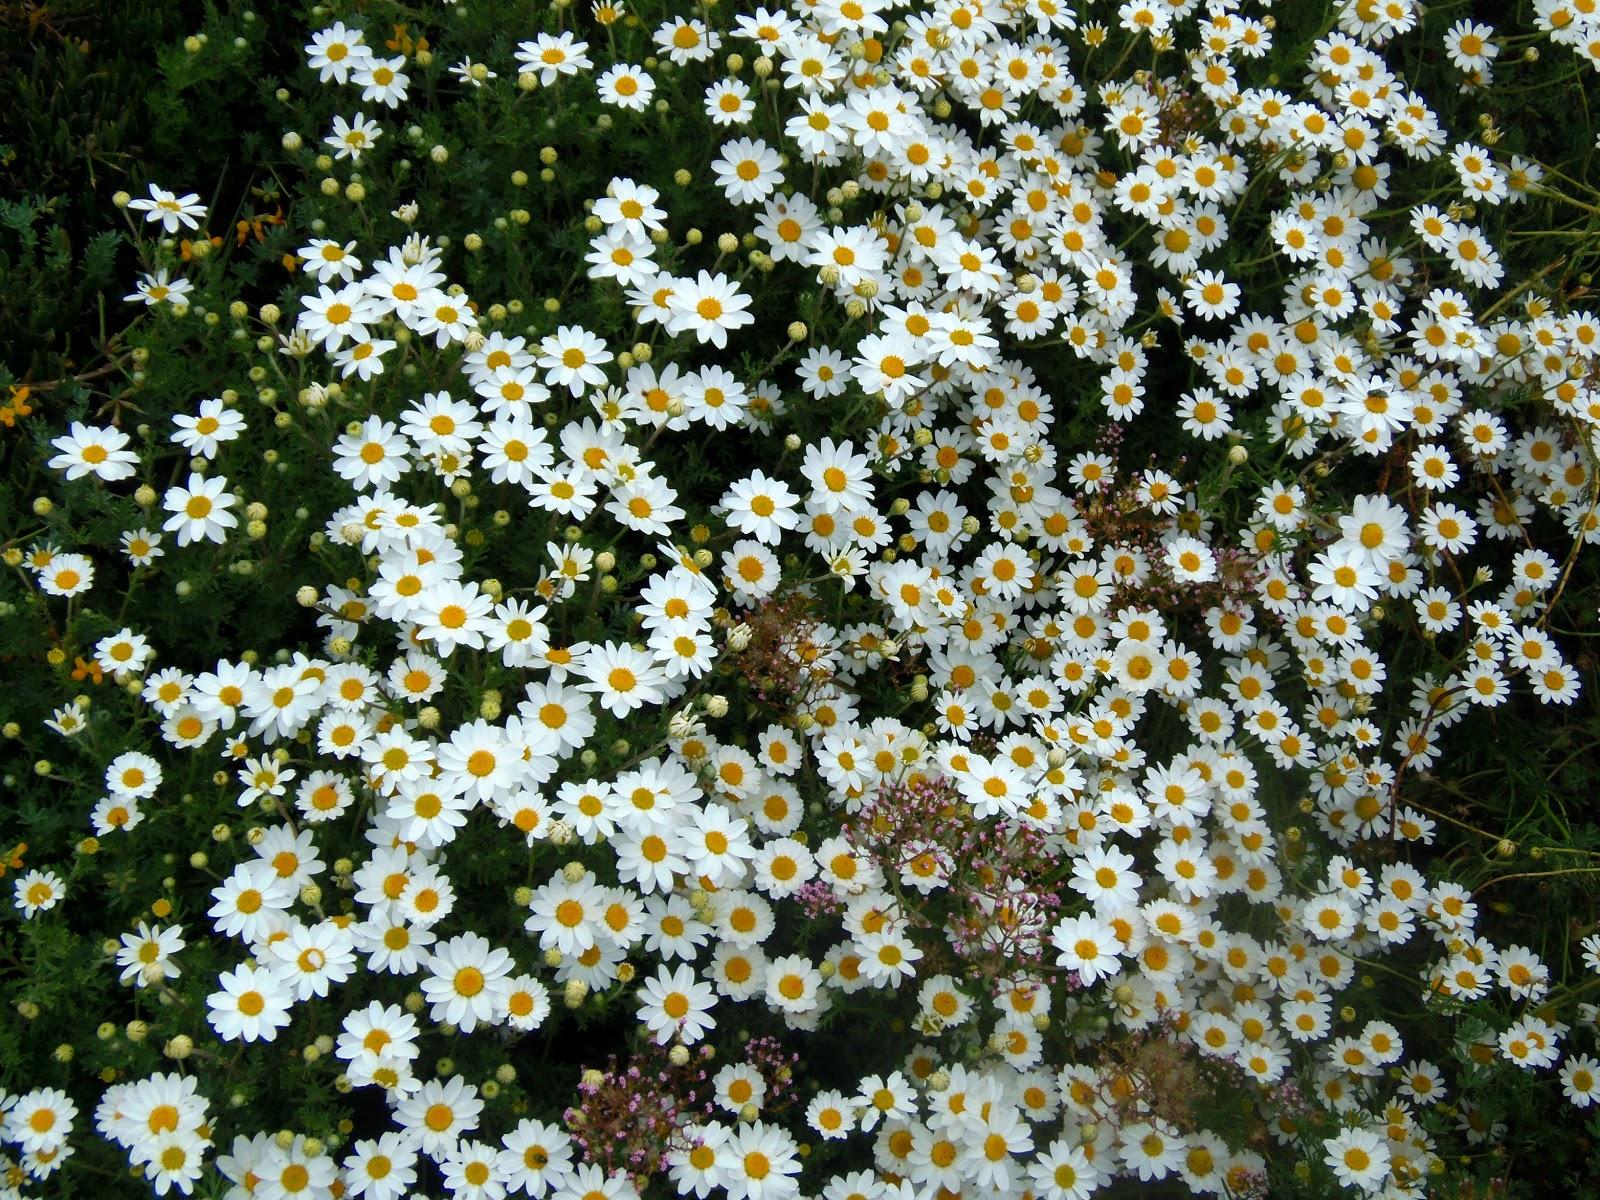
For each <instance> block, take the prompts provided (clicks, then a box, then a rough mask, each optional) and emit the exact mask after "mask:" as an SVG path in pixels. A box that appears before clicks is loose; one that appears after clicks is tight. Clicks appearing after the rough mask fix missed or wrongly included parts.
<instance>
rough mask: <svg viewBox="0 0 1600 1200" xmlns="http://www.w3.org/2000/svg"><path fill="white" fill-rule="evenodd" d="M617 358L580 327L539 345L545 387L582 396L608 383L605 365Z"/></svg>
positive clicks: (560, 332)
mask: <svg viewBox="0 0 1600 1200" xmlns="http://www.w3.org/2000/svg"><path fill="white" fill-rule="evenodd" d="M615 357H616V356H615V355H613V354H612V353H611V351H609V350H607V349H606V344H605V343H604V342H603V341H601V340H600V339H599V338H598V337H596V336H595V335H594V334H592V333H590V332H589V331H588V330H587V329H584V328H583V327H582V326H579V325H563V326H561V327H560V328H559V329H557V330H556V332H555V333H553V334H551V335H550V336H548V337H546V338H544V339H543V340H542V341H541V342H540V343H539V357H538V360H537V362H538V366H539V368H540V369H541V370H542V371H544V373H545V383H547V384H549V385H550V386H551V387H553V388H555V387H564V388H566V389H567V390H568V391H570V392H571V393H572V394H573V395H574V396H581V395H583V393H584V392H585V391H586V390H588V389H589V388H592V387H602V386H604V384H605V382H606V374H605V370H604V367H605V364H606V363H608V362H611V361H612V359H613V358H615Z"/></svg>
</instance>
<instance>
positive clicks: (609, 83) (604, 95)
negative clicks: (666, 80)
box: [595, 63, 656, 112]
mask: <svg viewBox="0 0 1600 1200" xmlns="http://www.w3.org/2000/svg"><path fill="white" fill-rule="evenodd" d="M595 89H596V91H598V92H599V94H600V100H601V102H602V103H605V104H609V105H611V106H612V107H613V108H621V109H626V110H627V111H629V112H644V110H645V109H647V108H649V107H650V101H651V98H652V97H654V95H655V92H656V81H655V79H654V78H653V77H652V76H651V75H650V73H649V72H648V71H646V70H645V69H644V68H643V67H639V66H634V65H633V64H632V63H615V64H613V65H612V66H610V67H607V68H606V70H605V72H604V73H603V74H602V75H601V76H600V78H599V79H597V80H596V81H595Z"/></svg>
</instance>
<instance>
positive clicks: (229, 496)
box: [161, 472, 239, 546]
mask: <svg viewBox="0 0 1600 1200" xmlns="http://www.w3.org/2000/svg"><path fill="white" fill-rule="evenodd" d="M227 486H228V479H227V476H225V475H217V476H215V477H213V478H210V479H208V478H206V477H205V476H203V475H198V474H195V473H194V472H190V474H189V482H188V483H187V485H185V486H182V487H171V488H168V489H167V493H166V495H165V496H163V497H162V500H161V504H162V507H163V508H165V509H166V510H167V511H168V512H169V513H171V514H172V515H171V516H170V517H168V518H167V521H166V524H164V525H163V526H162V527H161V528H162V529H163V530H165V531H166V532H167V533H176V534H177V535H178V545H180V546H187V545H190V544H191V543H193V542H216V543H218V544H219V545H220V544H221V543H222V542H224V541H226V540H227V531H228V530H230V529H233V528H235V527H236V526H237V525H238V524H239V518H238V517H236V516H234V515H233V513H231V512H229V511H228V510H229V509H230V508H232V507H233V505H234V503H235V501H237V500H238V497H237V496H236V495H234V494H233V493H232V492H229V491H225V490H224V489H225V488H226V487H227Z"/></svg>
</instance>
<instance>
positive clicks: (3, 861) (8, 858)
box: [0, 842, 28, 879]
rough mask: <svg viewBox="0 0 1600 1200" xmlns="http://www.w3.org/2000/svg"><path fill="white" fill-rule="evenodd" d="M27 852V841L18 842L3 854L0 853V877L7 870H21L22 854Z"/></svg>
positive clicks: (0, 877)
mask: <svg viewBox="0 0 1600 1200" xmlns="http://www.w3.org/2000/svg"><path fill="white" fill-rule="evenodd" d="M27 852H28V843H27V842H18V843H17V844H16V845H15V846H13V847H11V849H10V850H9V851H7V852H6V853H5V854H3V855H0V879H3V878H4V877H5V873H6V872H7V871H8V870H9V871H20V870H22V856H23V855H24V854H26V853H27Z"/></svg>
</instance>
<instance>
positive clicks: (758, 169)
mask: <svg viewBox="0 0 1600 1200" xmlns="http://www.w3.org/2000/svg"><path fill="white" fill-rule="evenodd" d="M711 170H712V172H713V173H714V175H715V177H716V180H717V184H718V186H720V187H721V188H722V190H723V192H724V193H725V194H726V195H727V197H728V200H729V202H730V203H732V204H741V205H743V204H758V203H760V202H761V201H762V200H765V199H766V198H767V197H768V196H770V195H772V193H773V192H774V191H776V190H777V188H778V185H779V184H780V183H782V182H783V172H782V170H781V160H780V159H779V157H778V152H777V151H776V150H774V149H773V148H772V147H771V146H769V145H767V143H766V142H764V141H762V140H761V139H760V138H734V139H733V140H731V141H728V142H724V143H723V145H722V150H721V152H720V153H719V154H718V156H717V157H716V158H714V159H712V160H711Z"/></svg>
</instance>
